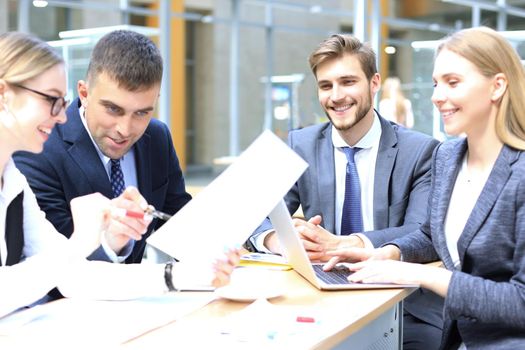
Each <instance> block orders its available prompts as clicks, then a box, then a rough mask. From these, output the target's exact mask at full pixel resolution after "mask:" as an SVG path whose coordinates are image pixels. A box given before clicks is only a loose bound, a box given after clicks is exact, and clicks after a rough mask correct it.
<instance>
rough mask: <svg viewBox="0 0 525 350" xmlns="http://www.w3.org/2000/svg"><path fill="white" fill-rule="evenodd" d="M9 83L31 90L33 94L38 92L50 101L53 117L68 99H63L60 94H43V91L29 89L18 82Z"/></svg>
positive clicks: (64, 106) (65, 104)
mask: <svg viewBox="0 0 525 350" xmlns="http://www.w3.org/2000/svg"><path fill="white" fill-rule="evenodd" d="M11 85H13V86H16V87H18V88H20V89H24V90H27V91H31V92H33V93H35V94H38V95H40V96H42V97H45V98H46V100H47V101H49V103H51V115H52V116H53V117H56V116H57V115H58V113H60V111H61V110H62V108H64V109H65V108H66V106H67V104H68V101H67V100H66V99H64V98H63V97H62V96H60V97H56V96H51V95H48V94H44V93H43V92H40V91H36V90H33V89H30V88H28V87H25V86H23V85H20V84H11Z"/></svg>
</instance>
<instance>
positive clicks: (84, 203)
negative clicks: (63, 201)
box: [69, 193, 111, 258]
mask: <svg viewBox="0 0 525 350" xmlns="http://www.w3.org/2000/svg"><path fill="white" fill-rule="evenodd" d="M71 214H72V217H73V224H74V231H73V234H72V236H71V238H70V239H69V241H70V244H71V245H73V254H74V255H78V256H80V257H83V258H85V257H87V256H89V255H90V254H91V253H92V252H93V251H94V250H95V249H97V248H98V247H99V246H100V242H101V241H100V239H101V235H102V233H103V232H105V230H106V229H107V227H108V225H109V222H110V221H111V208H110V200H109V199H108V198H106V197H104V196H103V195H101V194H100V193H92V194H88V195H86V196H81V197H77V198H74V199H72V200H71Z"/></svg>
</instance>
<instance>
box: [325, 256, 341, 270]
mask: <svg viewBox="0 0 525 350" xmlns="http://www.w3.org/2000/svg"><path fill="white" fill-rule="evenodd" d="M340 261H341V257H339V256H334V257H332V258H330V260H328V262H327V263H326V264H324V265H323V270H324V271H330V270H331V269H333V268H334V266H335V265H336V264H337V263H339V262H340Z"/></svg>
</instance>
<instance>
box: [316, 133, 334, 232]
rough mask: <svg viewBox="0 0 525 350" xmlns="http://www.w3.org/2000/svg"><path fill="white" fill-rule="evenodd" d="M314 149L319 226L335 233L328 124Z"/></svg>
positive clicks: (332, 149) (332, 162)
mask: <svg viewBox="0 0 525 350" xmlns="http://www.w3.org/2000/svg"><path fill="white" fill-rule="evenodd" d="M316 147H317V150H316V152H315V154H316V155H317V159H316V164H315V169H316V171H317V174H316V176H317V179H318V182H317V190H318V193H317V195H318V196H319V198H318V203H321V206H320V209H321V212H322V213H321V215H322V216H323V223H322V224H321V225H322V226H323V227H324V228H326V229H327V230H329V231H331V232H335V201H334V198H335V165H334V147H333V143H332V128H331V124H328V127H327V128H325V129H324V130H323V132H322V133H321V136H320V137H319V138H318V139H317V144H316Z"/></svg>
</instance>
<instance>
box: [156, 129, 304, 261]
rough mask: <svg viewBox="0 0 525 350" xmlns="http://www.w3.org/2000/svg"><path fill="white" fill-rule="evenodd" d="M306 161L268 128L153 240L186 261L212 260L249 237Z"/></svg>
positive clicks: (290, 185) (287, 188)
mask: <svg viewBox="0 0 525 350" xmlns="http://www.w3.org/2000/svg"><path fill="white" fill-rule="evenodd" d="M307 167H308V165H307V163H306V162H305V161H304V160H303V159H302V158H301V157H299V156H298V155H297V154H296V153H295V152H294V151H293V150H291V149H290V148H289V147H288V145H286V144H285V143H284V142H283V141H282V140H280V139H279V138H278V137H277V136H275V135H274V134H273V133H271V132H270V131H265V132H263V133H262V134H261V135H260V136H259V137H258V138H257V139H256V140H255V141H254V142H253V143H252V145H251V146H250V147H248V148H247V149H246V150H245V151H244V152H243V153H242V154H241V155H240V156H239V158H237V160H236V161H235V162H234V163H233V164H232V165H230V166H229V167H228V168H227V169H226V170H225V171H224V172H223V173H222V174H221V175H220V176H218V177H217V178H216V179H215V180H214V181H213V182H212V183H211V184H209V185H208V186H207V187H206V188H205V189H203V190H202V191H201V192H200V193H199V194H198V195H197V196H195V198H193V199H192V200H191V201H190V202H189V203H188V204H187V205H186V206H185V207H184V208H182V209H181V210H180V211H179V212H178V213H177V214H175V215H174V216H173V217H172V218H171V219H170V220H169V221H168V222H166V223H165V224H164V225H163V226H162V227H161V228H160V229H159V230H158V231H157V232H156V233H155V234H153V235H152V236H150V238H149V239H148V243H149V244H151V245H153V246H155V247H156V248H158V249H160V250H162V251H164V252H165V253H167V254H169V255H171V256H173V257H175V258H177V259H178V260H180V261H182V262H189V261H191V262H194V263H201V264H202V263H210V262H211V261H212V260H214V259H215V258H217V257H220V256H221V255H222V253H223V252H224V250H225V249H226V248H227V247H231V246H235V245H241V244H242V243H244V242H245V241H246V239H248V237H249V236H250V234H251V233H252V232H253V231H254V230H255V229H256V228H257V227H258V226H259V225H260V224H261V223H262V221H263V220H264V218H265V217H266V216H267V215H268V214H269V213H270V211H271V210H272V209H273V208H274V207H275V205H276V204H277V202H278V201H279V200H280V199H281V198H283V197H284V195H285V194H286V193H287V192H288V191H289V190H290V188H291V187H292V185H293V184H294V183H295V182H296V181H297V179H298V178H299V177H300V176H301V174H302V173H303V172H304V171H305V169H306V168H307Z"/></svg>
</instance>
